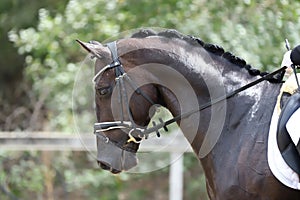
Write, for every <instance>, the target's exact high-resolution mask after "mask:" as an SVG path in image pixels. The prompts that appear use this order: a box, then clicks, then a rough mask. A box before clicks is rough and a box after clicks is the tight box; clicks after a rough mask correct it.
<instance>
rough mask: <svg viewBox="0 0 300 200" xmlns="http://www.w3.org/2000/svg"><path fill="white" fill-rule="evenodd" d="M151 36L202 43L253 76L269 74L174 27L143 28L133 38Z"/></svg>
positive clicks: (279, 77)
mask: <svg viewBox="0 0 300 200" xmlns="http://www.w3.org/2000/svg"><path fill="white" fill-rule="evenodd" d="M150 36H162V37H166V38H176V39H181V40H184V41H186V42H188V43H189V44H191V45H194V46H197V45H200V46H201V47H203V48H204V49H205V50H206V51H208V52H210V53H212V54H215V55H218V56H221V57H223V58H225V59H226V60H228V61H229V62H231V63H233V64H235V65H238V66H239V67H241V68H245V69H246V70H247V71H248V73H249V74H250V75H252V76H258V75H260V76H265V75H267V74H268V72H261V71H260V70H258V69H255V68H252V66H251V65H249V64H247V63H246V61H245V60H244V59H242V58H239V57H237V56H235V55H234V54H233V53H231V52H226V51H225V50H224V49H223V48H222V47H220V46H218V45H215V44H210V43H205V42H204V41H203V40H201V39H200V38H197V37H194V36H190V35H183V34H181V33H179V32H178V31H176V30H173V29H170V30H166V31H162V32H158V33H156V32H154V31H153V30H150V29H142V30H140V31H139V32H137V33H134V34H133V35H132V36H131V37H132V38H146V37H150ZM283 75H284V72H283V73H282V74H277V75H275V76H274V77H271V78H269V79H267V80H268V81H269V82H271V83H281V82H282V78H283Z"/></svg>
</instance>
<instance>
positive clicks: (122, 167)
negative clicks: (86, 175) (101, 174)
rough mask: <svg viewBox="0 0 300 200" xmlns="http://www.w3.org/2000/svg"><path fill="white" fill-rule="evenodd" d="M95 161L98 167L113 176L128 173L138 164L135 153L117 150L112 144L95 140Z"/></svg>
mask: <svg viewBox="0 0 300 200" xmlns="http://www.w3.org/2000/svg"><path fill="white" fill-rule="evenodd" d="M97 150H98V154H97V161H98V164H99V166H100V167H101V168H102V169H104V170H108V171H110V172H111V173H113V174H118V173H120V172H122V171H128V170H130V169H131V168H133V167H135V166H136V165H137V164H138V159H137V157H136V153H135V152H129V151H126V150H124V149H121V148H119V147H118V146H116V145H114V144H113V143H112V142H106V141H103V140H101V139H98V140H97Z"/></svg>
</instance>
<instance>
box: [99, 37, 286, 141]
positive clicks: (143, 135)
mask: <svg viewBox="0 0 300 200" xmlns="http://www.w3.org/2000/svg"><path fill="white" fill-rule="evenodd" d="M107 47H108V48H109V50H110V52H111V57H112V60H113V61H112V63H111V64H109V65H107V66H105V67H104V68H103V69H101V70H100V71H99V72H98V73H97V74H96V75H95V76H94V78H93V81H94V82H96V80H97V79H98V78H99V77H100V75H101V74H102V73H103V72H105V71H107V70H111V69H114V70H115V83H116V85H115V88H116V89H117V92H118V98H119V101H118V103H119V104H120V106H121V108H120V114H121V120H120V121H112V122H98V123H95V124H94V133H95V134H96V136H97V137H98V138H101V139H103V138H105V140H106V141H107V142H108V141H109V138H108V137H107V136H105V135H104V134H103V133H102V132H105V131H110V130H114V129H126V130H128V136H129V139H128V140H127V143H130V142H134V143H140V142H141V141H142V140H143V139H147V138H148V136H149V134H151V133H153V132H155V133H156V135H157V136H158V137H159V136H160V132H159V130H160V129H162V128H163V129H164V130H165V131H168V128H167V126H168V125H170V124H172V123H174V122H177V121H179V120H181V119H183V118H187V117H189V116H190V115H192V114H194V113H197V112H200V111H202V110H204V109H206V108H208V107H210V106H212V105H214V104H216V103H218V102H221V101H223V100H226V99H228V98H231V97H233V96H234V95H236V94H238V93H240V92H242V91H244V90H246V89H248V88H250V87H252V86H254V85H256V84H258V83H260V82H262V81H264V80H268V79H270V78H272V77H273V76H274V75H276V74H278V73H281V72H283V71H284V70H285V69H286V68H287V67H286V66H283V67H281V68H279V69H277V70H275V71H274V72H272V73H268V74H266V75H264V76H262V77H261V78H259V79H257V80H255V81H253V82H251V83H249V84H247V85H245V86H243V87H241V88H238V89H236V90H234V91H232V92H230V93H228V94H225V95H223V96H220V97H219V98H216V99H213V100H211V101H210V102H207V103H205V104H203V105H201V106H200V107H199V108H197V109H195V110H191V111H189V112H186V113H183V114H180V115H178V116H175V117H173V118H171V119H169V120H167V121H163V120H162V119H159V123H156V122H154V121H153V124H152V125H153V126H152V127H150V128H141V127H138V126H137V125H136V124H135V122H134V120H133V116H132V114H131V112H130V107H129V100H128V96H127V92H126V86H125V82H127V83H129V85H130V87H131V88H132V89H133V90H134V91H135V92H136V93H137V94H138V95H142V96H143V97H144V98H145V99H146V100H147V101H148V102H149V103H151V104H152V105H154V106H157V105H155V103H154V102H153V101H152V100H151V98H150V97H149V96H148V95H146V94H145V93H144V92H143V91H142V90H140V89H139V88H138V87H137V85H136V84H135V83H134V82H133V81H132V80H131V78H130V77H129V76H128V74H127V73H126V72H125V70H124V68H123V66H122V63H121V62H120V60H119V57H118V52H117V44H116V41H114V42H111V43H108V44H107ZM94 56H96V57H98V58H99V59H101V58H100V56H99V55H94ZM123 105H125V106H126V108H125V109H126V111H127V114H128V117H129V121H126V120H125V119H124V112H123V110H124V107H123Z"/></svg>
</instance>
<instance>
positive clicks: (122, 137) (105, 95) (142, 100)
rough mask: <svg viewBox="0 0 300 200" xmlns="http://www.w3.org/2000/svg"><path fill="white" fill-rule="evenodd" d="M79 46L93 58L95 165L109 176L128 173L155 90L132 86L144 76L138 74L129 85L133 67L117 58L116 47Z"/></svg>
mask: <svg viewBox="0 0 300 200" xmlns="http://www.w3.org/2000/svg"><path fill="white" fill-rule="evenodd" d="M78 42H79V43H80V45H81V46H82V47H83V48H84V49H85V50H87V51H88V52H89V53H90V54H91V55H92V57H96V62H95V77H94V79H93V81H94V84H95V103H96V115H97V121H98V123H96V124H95V134H96V135H97V148H98V155H97V159H98V164H99V165H100V166H101V168H102V169H105V170H109V171H111V172H112V173H120V172H121V171H123V170H129V169H130V168H132V167H134V166H135V165H137V157H136V152H137V150H138V148H139V144H140V141H141V140H142V139H143V137H145V135H142V134H141V131H142V130H144V129H145V128H146V126H147V125H148V123H149V121H150V119H151V117H152V115H153V114H154V112H153V109H151V108H153V106H154V105H155V104H156V103H158V96H159V93H158V90H157V88H156V87H155V85H153V84H145V85H140V86H138V85H135V84H136V83H138V82H139V81H138V80H139V79H145V77H144V76H146V75H145V73H144V74H143V73H139V75H137V76H135V80H134V81H132V80H131V77H132V76H130V77H129V76H128V75H127V73H126V72H129V71H130V70H131V69H132V68H133V67H134V66H133V65H132V63H130V62H128V61H127V60H125V59H122V56H120V57H119V55H121V54H117V49H116V46H115V47H111V48H112V49H111V48H109V47H108V46H107V45H102V44H101V43H99V42H96V41H91V42H89V43H85V42H81V41H79V40H78ZM114 48H115V49H114ZM114 54H116V55H114ZM121 61H122V64H121ZM154 107H155V106H154Z"/></svg>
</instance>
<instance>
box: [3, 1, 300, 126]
mask: <svg viewBox="0 0 300 200" xmlns="http://www.w3.org/2000/svg"><path fill="white" fill-rule="evenodd" d="M299 7H300V3H299V2H293V3H290V2H289V1H288V0H284V1H282V0H281V1H280V0H277V1H275V0H272V1H261V2H254V1H251V0H245V1H232V0H225V1H222V2H220V1H215V0H213V1H206V0H203V1H197V0H185V1H175V0H168V1H165V0H157V1H135V0H127V1H125V0H111V1H106V0H95V1H82V0H71V1H69V3H68V4H67V6H66V9H65V11H64V12H63V13H56V14H54V15H51V14H50V12H49V10H47V9H40V10H39V23H38V25H37V27H36V28H33V27H31V28H27V29H22V30H17V29H13V30H12V31H11V32H10V33H9V38H10V40H11V41H12V42H14V43H15V46H16V47H18V51H19V53H20V54H23V55H26V65H27V67H26V77H27V79H29V80H30V81H31V82H32V85H33V90H34V92H35V95H37V96H47V100H46V103H45V104H46V105H45V106H46V108H47V119H48V120H49V123H48V124H47V126H45V129H50V130H65V131H72V128H70V127H71V126H70V124H72V117H71V116H72V101H71V99H72V96H71V95H72V87H73V81H74V77H75V73H76V71H77V70H78V63H79V61H80V60H82V59H83V57H84V56H83V55H82V51H81V50H80V48H79V46H78V45H77V44H76V43H75V42H74V41H75V39H78V38H80V39H81V40H85V41H89V40H92V39H96V40H99V41H103V40H105V39H107V38H110V37H112V36H114V35H116V34H118V33H120V32H122V31H126V30H130V29H133V28H137V27H143V26H146V27H149V26H151V27H166V28H175V29H178V30H179V31H181V32H183V33H185V34H192V35H195V36H199V37H201V38H203V39H204V40H205V41H207V42H211V43H215V44H219V45H222V46H224V47H225V49H227V50H231V51H233V52H234V53H236V54H237V55H238V56H240V57H243V58H245V59H246V60H247V61H248V62H249V63H250V64H253V65H254V66H255V67H259V68H262V69H271V68H272V67H278V66H279V64H280V61H281V58H282V54H283V52H284V51H285V50H284V39H285V38H288V39H289V40H290V41H291V44H295V45H296V42H297V41H299V39H300V38H299V34H298V32H297V30H299V28H300V22H299V20H298V17H297V16H298V15H299V14H300V11H299V10H300V9H299Z"/></svg>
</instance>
